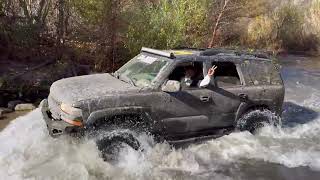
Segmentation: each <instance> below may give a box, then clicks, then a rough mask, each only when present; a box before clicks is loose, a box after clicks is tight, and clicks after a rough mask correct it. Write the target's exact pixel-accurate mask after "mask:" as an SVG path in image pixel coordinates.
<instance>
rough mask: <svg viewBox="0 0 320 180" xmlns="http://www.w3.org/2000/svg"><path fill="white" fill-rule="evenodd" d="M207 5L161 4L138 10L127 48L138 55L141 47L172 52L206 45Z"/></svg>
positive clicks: (188, 1) (165, 0)
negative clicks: (176, 48) (175, 48)
mask: <svg viewBox="0 0 320 180" xmlns="http://www.w3.org/2000/svg"><path fill="white" fill-rule="evenodd" d="M208 5H209V3H208V1H206V0H196V1H194V0H176V1H171V0H160V2H159V4H157V5H153V6H146V5H139V6H137V7H136V8H135V13H132V14H133V15H132V16H131V17H132V19H131V23H130V24H129V27H128V32H127V34H126V37H127V43H126V47H127V48H128V49H129V50H130V52H131V53H133V54H135V53H137V52H138V51H139V50H140V48H141V47H142V46H148V47H152V48H159V49H169V48H173V47H178V46H189V47H198V46H201V45H203V43H204V42H206V40H207V39H206V36H205V35H206V34H208V33H207V30H208V29H209V23H208V10H209V9H208Z"/></svg>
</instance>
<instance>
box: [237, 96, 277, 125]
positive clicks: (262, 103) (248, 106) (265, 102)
mask: <svg viewBox="0 0 320 180" xmlns="http://www.w3.org/2000/svg"><path fill="white" fill-rule="evenodd" d="M271 103H272V100H259V101H250V102H241V103H240V105H239V107H238V110H237V112H236V116H235V122H237V120H238V119H239V118H240V117H241V116H242V114H243V113H245V112H246V111H248V110H249V109H251V108H254V107H264V108H267V109H269V110H271V111H273V112H276V109H275V108H272V107H270V104H271Z"/></svg>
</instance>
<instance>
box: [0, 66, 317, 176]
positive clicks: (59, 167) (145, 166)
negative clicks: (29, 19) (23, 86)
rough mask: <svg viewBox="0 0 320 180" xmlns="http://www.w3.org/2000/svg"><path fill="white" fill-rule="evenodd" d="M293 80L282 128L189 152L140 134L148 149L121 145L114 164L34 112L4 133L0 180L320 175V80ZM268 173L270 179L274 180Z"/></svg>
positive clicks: (88, 143) (235, 136) (206, 144)
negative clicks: (55, 131) (51, 130)
mask: <svg viewBox="0 0 320 180" xmlns="http://www.w3.org/2000/svg"><path fill="white" fill-rule="evenodd" d="M288 72H293V70H291V71H288ZM294 72H295V73H300V72H301V71H296V69H294ZM302 74H303V73H302ZM288 76H290V78H286V79H285V80H286V86H287V89H286V91H287V94H286V102H285V105H284V110H285V111H284V114H283V119H282V121H283V125H282V127H274V126H266V127H264V128H262V129H261V131H259V132H258V133H257V134H256V135H252V134H250V133H248V132H235V133H231V134H230V135H227V136H223V137H221V138H218V139H214V140H210V141H206V142H204V143H201V144H194V145H190V146H189V147H187V148H184V149H174V148H172V147H171V146H170V145H169V144H167V143H160V144H155V143H154V142H153V139H152V137H151V136H148V135H147V134H136V135H135V137H136V138H138V139H139V142H140V143H141V144H142V146H143V147H144V151H134V150H133V149H130V148H124V149H122V151H121V153H120V155H119V161H118V162H117V163H108V162H105V161H103V160H102V158H101V157H100V152H99V151H98V149H97V147H96V144H95V141H94V140H86V141H80V142H78V141H75V140H73V139H71V138H68V137H61V138H58V139H52V138H51V137H49V135H48V134H47V130H46V127H45V124H44V121H43V119H42V117H41V113H40V110H39V109H36V110H35V111H33V112H31V113H29V114H28V115H26V116H24V117H20V118H18V119H16V120H15V121H13V122H11V124H10V125H9V126H8V127H7V128H6V129H4V130H3V131H2V132H0V167H1V168H0V174H1V178H0V179H6V180H11V179H13V180H16V179H93V180H95V179H234V178H233V177H237V178H236V179H248V177H249V176H248V174H250V172H249V169H252V168H253V167H254V169H253V172H254V173H252V174H253V175H252V179H256V173H257V172H260V173H261V172H263V171H264V170H265V169H267V168H270V167H276V168H279V167H278V166H280V167H281V168H283V167H290V168H293V171H289V169H286V171H289V172H290V173H286V175H285V176H281V177H280V178H279V177H278V178H279V179H281V178H284V177H287V178H288V179H292V178H294V175H296V174H295V172H296V171H297V170H299V169H294V168H295V167H299V168H300V169H301V167H306V168H307V170H306V172H307V173H311V171H312V173H311V174H314V173H317V172H318V171H319V172H320V136H319V134H320V117H319V112H320V107H319V102H320V91H319V88H315V87H316V86H317V82H319V81H318V80H319V78H318V79H317V78H316V77H315V76H312V78H310V79H311V80H310V79H307V78H305V77H303V78H301V77H300V76H301V74H298V75H297V76H295V75H288ZM288 76H286V77H288ZM296 81H299V85H297V84H296V83H295V82H296ZM261 163H262V165H261ZM274 163H275V164H274ZM263 164H265V165H263ZM276 164H279V165H276ZM308 169H311V170H308ZM282 170H283V169H281V171H282ZM271 172H272V173H269V174H266V175H265V176H266V177H270V178H271V177H274V176H273V174H274V173H275V171H274V169H272V171H271ZM303 172H305V171H303ZM290 174H293V175H292V176H290ZM304 175H305V174H304ZM309 175H310V174H309ZM297 177H299V176H297ZM297 177H296V178H297ZM304 177H305V176H304ZM315 177H319V174H316V176H315ZM249 179H250V178H249Z"/></svg>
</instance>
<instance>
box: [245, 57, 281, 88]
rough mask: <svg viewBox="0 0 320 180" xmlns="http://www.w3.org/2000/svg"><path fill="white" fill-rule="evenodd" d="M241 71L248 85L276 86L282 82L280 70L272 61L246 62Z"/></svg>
mask: <svg viewBox="0 0 320 180" xmlns="http://www.w3.org/2000/svg"><path fill="white" fill-rule="evenodd" d="M241 69H242V72H243V75H244V79H245V81H246V84H248V85H274V84H281V82H282V81H281V77H280V73H279V70H277V68H276V66H275V64H273V63H272V62H271V61H252V60H250V61H249V60H245V61H244V62H243V63H242V64H241Z"/></svg>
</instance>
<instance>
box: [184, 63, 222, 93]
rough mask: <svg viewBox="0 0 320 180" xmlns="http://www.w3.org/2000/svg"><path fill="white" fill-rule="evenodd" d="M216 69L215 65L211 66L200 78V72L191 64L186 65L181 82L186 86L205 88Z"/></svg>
mask: <svg viewBox="0 0 320 180" xmlns="http://www.w3.org/2000/svg"><path fill="white" fill-rule="evenodd" d="M216 69H217V66H212V67H211V68H210V69H209V71H208V74H207V75H206V76H205V77H204V78H203V79H202V78H200V77H199V76H200V74H201V73H200V72H197V71H196V69H195V68H194V67H193V66H186V67H185V77H184V79H183V82H182V84H183V85H184V86H187V87H200V88H205V87H207V86H208V85H209V84H210V82H211V80H212V78H213V75H214V73H215V70H216Z"/></svg>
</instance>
